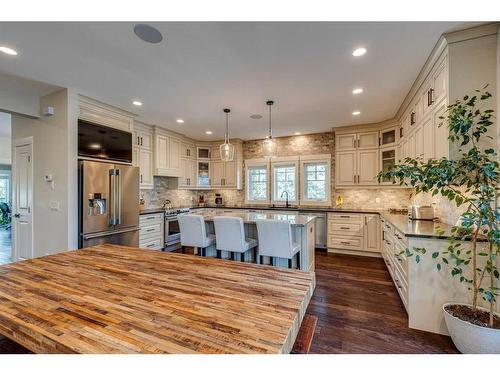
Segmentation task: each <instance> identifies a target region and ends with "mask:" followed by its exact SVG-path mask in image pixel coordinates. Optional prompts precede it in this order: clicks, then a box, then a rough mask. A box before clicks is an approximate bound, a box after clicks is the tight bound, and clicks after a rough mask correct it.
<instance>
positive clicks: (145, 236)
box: [139, 212, 165, 250]
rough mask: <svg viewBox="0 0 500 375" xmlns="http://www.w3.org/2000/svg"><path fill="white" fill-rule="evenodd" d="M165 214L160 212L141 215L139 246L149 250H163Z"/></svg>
mask: <svg viewBox="0 0 500 375" xmlns="http://www.w3.org/2000/svg"><path fill="white" fill-rule="evenodd" d="M164 225H165V215H164V214H163V213H162V212H160V213H155V214H147V215H141V216H140V217H139V247H140V248H143V249H148V250H163V247H164V245H165V244H164V242H165V241H164Z"/></svg>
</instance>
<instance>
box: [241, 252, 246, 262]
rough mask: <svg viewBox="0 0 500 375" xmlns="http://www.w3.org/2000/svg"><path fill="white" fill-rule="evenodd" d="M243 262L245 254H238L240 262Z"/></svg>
mask: <svg viewBox="0 0 500 375" xmlns="http://www.w3.org/2000/svg"><path fill="white" fill-rule="evenodd" d="M244 261H245V253H240V262H244Z"/></svg>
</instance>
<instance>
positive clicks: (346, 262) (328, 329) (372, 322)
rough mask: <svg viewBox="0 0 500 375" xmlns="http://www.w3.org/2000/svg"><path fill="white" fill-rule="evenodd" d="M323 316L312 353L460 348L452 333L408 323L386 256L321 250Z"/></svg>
mask: <svg viewBox="0 0 500 375" xmlns="http://www.w3.org/2000/svg"><path fill="white" fill-rule="evenodd" d="M307 314H312V315H315V316H317V317H318V324H317V326H316V332H315V335H314V339H313V342H312V347H311V350H310V353H456V352H457V351H456V349H455V347H454V345H453V343H452V341H451V339H450V338H449V337H447V336H442V335H437V334H431V333H428V332H423V331H417V330H414V329H410V328H408V321H407V315H406V310H405V308H404V306H403V304H402V303H401V301H400V299H399V296H398V294H397V292H396V289H395V288H394V285H393V283H392V280H391V278H390V275H389V273H388V271H387V269H386V267H385V265H384V262H383V261H382V259H379V258H368V257H356V256H349V255H337V254H331V253H330V254H327V253H326V252H325V251H316V290H315V291H314V294H313V297H312V299H311V302H310V304H309V307H308V309H307Z"/></svg>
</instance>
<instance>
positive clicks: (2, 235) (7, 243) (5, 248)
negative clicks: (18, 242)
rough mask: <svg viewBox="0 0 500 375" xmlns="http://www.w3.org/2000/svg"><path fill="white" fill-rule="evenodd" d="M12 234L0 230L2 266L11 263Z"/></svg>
mask: <svg viewBox="0 0 500 375" xmlns="http://www.w3.org/2000/svg"><path fill="white" fill-rule="evenodd" d="M10 255H11V232H10V230H6V229H4V228H0V264H6V263H10V262H11V257H10Z"/></svg>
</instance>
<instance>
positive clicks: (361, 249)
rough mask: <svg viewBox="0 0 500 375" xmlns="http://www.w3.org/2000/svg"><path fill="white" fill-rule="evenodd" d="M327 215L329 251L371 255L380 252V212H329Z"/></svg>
mask: <svg viewBox="0 0 500 375" xmlns="http://www.w3.org/2000/svg"><path fill="white" fill-rule="evenodd" d="M327 217H328V219H327V247H328V250H329V251H331V252H353V251H354V252H355V253H356V254H359V255H369V256H377V253H379V252H380V224H379V215H378V214H363V213H340V212H329V213H328V215H327Z"/></svg>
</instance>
